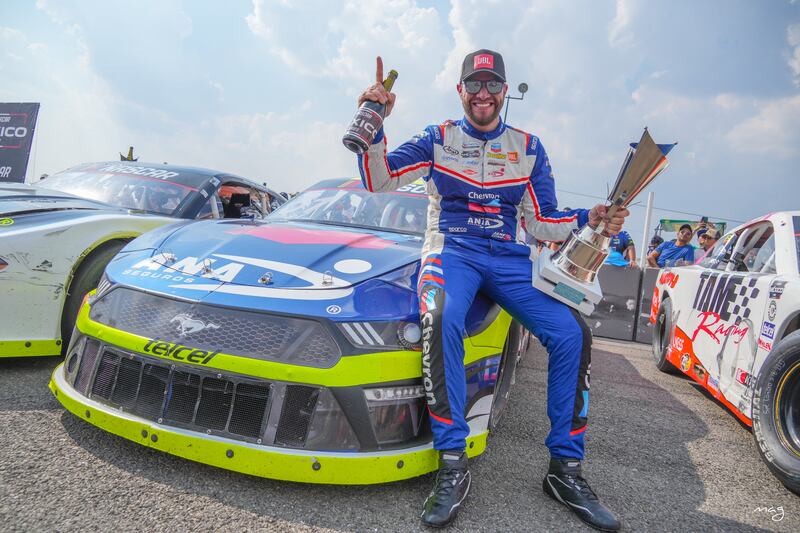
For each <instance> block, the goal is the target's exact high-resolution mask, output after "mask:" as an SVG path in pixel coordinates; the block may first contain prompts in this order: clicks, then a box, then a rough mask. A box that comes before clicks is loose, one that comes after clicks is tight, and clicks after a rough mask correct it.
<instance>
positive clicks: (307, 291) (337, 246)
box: [50, 179, 528, 484]
mask: <svg viewBox="0 0 800 533" xmlns="http://www.w3.org/2000/svg"><path fill="white" fill-rule="evenodd" d="M427 203H428V200H427V197H426V196H425V195H424V185H421V184H411V185H408V186H406V187H403V188H402V189H400V190H398V191H396V192H393V193H383V194H372V193H369V192H367V191H366V190H364V188H363V187H362V185H361V183H360V182H359V181H358V180H344V179H340V180H328V181H323V182H321V183H319V184H317V185H316V186H313V187H311V188H310V189H308V190H306V191H305V192H303V193H301V194H300V195H299V196H297V197H295V198H294V199H292V200H291V201H290V202H288V203H287V204H285V205H284V206H283V207H281V208H280V209H279V210H277V211H276V212H274V213H273V214H271V215H270V216H269V217H268V218H267V219H265V220H263V221H259V220H247V221H243V220H225V221H204V222H198V223H196V224H192V225H188V226H186V225H183V226H175V225H172V226H164V227H161V228H158V229H156V230H154V231H151V232H149V233H147V234H145V235H143V236H142V237H140V238H138V239H136V240H134V241H132V242H131V243H129V244H128V245H127V246H126V247H125V248H124V249H123V250H122V251H121V252H120V254H119V255H117V256H116V258H115V259H113V260H112V261H111V263H109V265H108V267H107V269H106V271H105V274H104V275H103V277H102V279H101V280H100V283H99V285H98V288H97V291H96V293H93V294H90V295H89V296H88V297H87V299H86V301H85V303H84V305H83V307H82V308H81V310H80V314H79V317H78V321H77V325H76V329H75V333H74V334H73V339H72V342H71V344H70V346H69V349H68V351H67V356H66V359H65V362H64V364H63V365H61V366H59V367H58V368H57V369H56V370H55V372H54V374H53V377H52V380H51V383H50V387H51V389H52V391H53V393H54V394H55V395H56V397H57V398H58V400H59V401H60V402H61V403H62V404H63V405H64V406H65V407H66V408H67V409H68V410H70V411H71V412H72V413H74V414H75V415H77V416H79V417H81V418H83V419H84V420H86V421H87V422H89V423H91V424H94V425H96V426H98V427H100V428H102V429H105V430H106V431H109V432H112V433H114V434H117V435H121V436H123V437H125V438H127V439H130V440H133V441H136V442H139V443H141V444H143V445H146V446H150V447H153V448H157V449H160V450H163V451H166V452H168V453H172V454H174V455H178V456H181V457H186V458H189V459H192V460H195V461H199V462H203V463H206V464H211V465H215V466H219V467H223V468H227V469H231V470H236V471H239V472H245V473H249V474H254V475H259V476H264V477H270V478H276V479H286V480H293V481H304V482H314V483H338V484H365V483H380V482H386V481H394V480H398V479H404V478H409V477H414V476H418V475H420V474H423V473H426V472H430V471H433V470H435V469H436V468H437V455H436V453H435V452H434V450H433V449H432V436H431V432H430V428H429V424H428V416H429V414H428V411H427V406H426V401H425V392H424V387H423V380H424V379H429V377H428V376H425V375H424V374H423V370H422V364H421V347H422V343H424V342H426V332H425V331H424V329H422V328H421V325H420V322H419V302H418V300H417V291H416V282H417V273H418V269H419V258H420V249H421V246H422V241H423V232H424V230H425V224H426V220H427V219H426V210H427ZM527 338H528V337H527V334H526V333H525V331H524V330H523V329H522V328H521V327H520V326H519V325H518V324H516V323H515V322H512V320H511V317H510V316H509V315H507V314H506V313H505V312H503V311H502V310H501V309H500V308H499V307H498V306H497V305H495V304H494V303H493V302H491V301H489V300H488V299H486V298H484V297H479V298H478V299H477V300H476V302H475V304H474V305H473V307H472V308H471V309H470V311H469V313H468V318H467V323H466V327H465V332H464V345H465V350H466V355H465V358H464V365H465V369H466V376H467V384H468V392H467V409H466V413H467V420H468V422H469V425H470V435H469V439H468V453H469V454H470V455H478V454H480V453H482V452H483V451H484V449H485V446H486V439H487V435H488V433H489V430H490V429H491V428H492V427H494V425H495V424H496V423H497V421H498V419H499V417H500V414H501V412H502V410H503V407H504V405H505V403H506V400H507V397H508V389H509V387H510V384H511V383H512V381H513V374H514V369H515V367H516V363H517V361H518V359H519V357H520V354H521V353H522V350H523V348H524V346H525V344H526V341H527Z"/></svg>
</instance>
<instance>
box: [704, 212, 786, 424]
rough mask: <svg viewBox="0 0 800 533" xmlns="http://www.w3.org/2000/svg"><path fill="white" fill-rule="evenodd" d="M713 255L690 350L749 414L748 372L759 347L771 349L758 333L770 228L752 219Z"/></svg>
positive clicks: (771, 267)
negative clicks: (720, 251)
mask: <svg viewBox="0 0 800 533" xmlns="http://www.w3.org/2000/svg"><path fill="white" fill-rule="evenodd" d="M723 247H724V249H723V250H722V253H721V254H716V255H715V257H714V260H715V261H716V267H717V268H715V269H713V270H709V271H707V272H703V274H702V275H701V283H700V286H699V287H698V290H697V293H696V295H695V300H694V302H693V305H692V308H693V312H694V313H695V316H694V321H695V326H694V329H692V332H691V336H692V338H693V343H694V347H695V353H696V355H697V357H698V359H699V360H700V361H701V363H702V364H703V366H704V367H705V369H706V371H707V372H708V382H707V385H708V388H709V389H711V390H712V391H718V392H719V393H720V394H721V395H722V396H724V398H725V399H726V400H727V401H728V402H730V404H731V405H732V406H734V407H736V408H737V409H738V410H739V411H740V412H741V413H742V414H744V415H745V416H746V417H747V418H750V397H749V391H750V390H751V385H752V383H751V381H752V379H751V378H750V375H751V373H752V368H753V364H754V362H755V359H756V355H757V352H758V350H767V351H769V350H770V349H771V346H769V345H767V344H765V343H764V342H763V340H762V339H761V337H760V333H761V330H762V327H763V320H764V313H765V308H766V305H767V301H768V294H769V286H770V283H771V282H772V280H773V279H774V277H775V254H774V252H775V241H774V228H773V226H772V223H771V222H769V221H762V222H756V223H754V224H751V225H749V226H746V227H745V228H742V229H740V230H739V231H737V232H736V233H735V234H734V236H733V238H731V239H730V240H729V241H728V242H727V243H725V245H724V246H723Z"/></svg>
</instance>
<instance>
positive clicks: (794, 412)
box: [775, 362, 800, 457]
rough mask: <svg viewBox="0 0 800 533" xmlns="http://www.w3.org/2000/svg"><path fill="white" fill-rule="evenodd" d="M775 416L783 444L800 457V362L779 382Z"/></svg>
mask: <svg viewBox="0 0 800 533" xmlns="http://www.w3.org/2000/svg"><path fill="white" fill-rule="evenodd" d="M775 418H776V420H775V422H776V425H777V427H778V435H779V437H780V439H781V441H782V442H783V445H784V446H785V447H786V448H787V449H788V450H790V451H791V452H792V453H794V454H795V455H797V456H798V457H800V362H797V363H795V365H794V366H793V367H792V368H790V369H789V370H788V371H787V372H786V373H785V374H784V375H783V377H782V378H781V381H780V383H779V384H778V393H777V394H776V395H775Z"/></svg>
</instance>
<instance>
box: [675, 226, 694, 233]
mask: <svg viewBox="0 0 800 533" xmlns="http://www.w3.org/2000/svg"><path fill="white" fill-rule="evenodd" d="M684 228H686V229H688V230H689V231H692V232H693V231H694V230H693V229H692V226H690V225H689V224H684V225H682V226H681V227H680V228H678V231H683V230H684Z"/></svg>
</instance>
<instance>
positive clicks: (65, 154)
mask: <svg viewBox="0 0 800 533" xmlns="http://www.w3.org/2000/svg"><path fill="white" fill-rule="evenodd" d="M478 48H491V49H495V50H497V51H499V52H501V53H502V54H503V55H504V58H505V61H506V70H507V74H508V78H509V85H510V87H511V90H510V93H511V94H514V95H516V94H517V93H516V86H517V85H518V84H519V82H522V81H524V82H527V83H528V85H529V86H530V90H529V91H528V93H527V94H526V95H525V99H524V100H523V101H521V102H519V101H514V102H512V104H511V108H510V111H509V115H508V121H509V123H510V124H512V125H515V126H516V127H519V128H522V129H525V130H528V131H531V132H533V133H535V134H537V135H539V137H540V138H541V140H542V142H543V144H544V146H545V148H546V149H547V150H548V153H549V156H550V160H551V162H552V164H553V167H554V170H555V176H556V185H557V188H558V189H559V191H560V192H559V194H558V195H559V201H560V204H561V206H562V207H563V206H569V207H582V206H586V207H588V206H590V205H592V204H593V203H594V202H595V200H594V199H592V198H588V197H585V196H579V195H576V194H573V193H580V194H585V195H589V196H598V197H600V196H605V194H606V190H607V187H608V186H609V185H610V184H611V182H613V180H614V179H615V178H616V175H617V171H618V169H619V166H620V164H621V162H622V159H623V157H624V155H625V152H626V146H627V143H628V142H630V141H634V140H637V139H638V137H639V135H640V134H641V131H642V128H643V127H644V126H647V127H649V128H650V131H651V133H652V135H653V137H654V138H655V139H656V141H657V142H661V143H667V142H674V141H678V142H679V145H678V147H677V148H676V149H675V150H674V151H673V152H672V155H671V158H670V160H671V167H670V168H669V169H668V170H667V171H666V172H665V173H664V174H662V175H661V176H660V177H659V178H658V179H657V180H656V182H655V183H654V184H653V185H652V186H651V188H650V190H652V191H654V192H655V204H656V206H658V207H662V208H668V209H673V210H679V211H687V212H692V213H700V214H707V215H710V216H712V218H714V217H722V218H726V219H729V220H739V221H743V220H748V219H751V218H754V217H756V216H759V215H761V214H764V213H766V212H769V211H776V210H782V209H792V208H795V209H796V208H798V207H800V206H799V205H798V201H797V198H798V191H799V190H800V187H799V186H798V170H797V169H798V168H800V156H799V154H800V2H797V1H789V0H785V1H784V0H764V1H754V0H751V1H736V0H724V1H723V0H717V1H702V0H695V1H689V0H673V1H661V0H649V1H646V2H645V1H634V0H617V1H600V0H595V1H590V0H583V1H577V0H575V1H572V0H561V1H555V0H552V1H535V0H526V1H514V0H506V1H502V2H500V1H492V0H474V1H473V0H454V1H452V2H443V1H421V0H420V1H414V0H388V1H383V2H373V1H367V0H349V1H345V2H333V1H325V2H322V1H319V2H312V1H306V2H303V1H293V0H279V1H272V2H268V1H261V0H253V1H244V0H242V1H231V0H229V1H226V2H199V1H198V2H190V1H184V2H181V1H169V0H158V1H155V0H144V1H137V2H132V1H130V2H119V1H112V0H106V1H97V0H96V1H91V0H82V1H77V0H73V1H70V0H62V1H58V2H56V1H47V0H39V1H38V2H33V1H21V0H20V1H13V2H12V1H5V2H2V3H0V79H2V80H3V83H2V84H0V101H6V102H18V101H25V102H30V101H34V102H41V104H42V108H41V111H40V115H39V124H38V127H37V140H36V143H35V151H34V153H33V154H32V159H31V163H30V164H29V180H31V179H33V178H34V176H38V175H39V174H42V173H53V172H56V171H58V170H61V169H63V168H66V167H68V166H71V165H74V164H77V163H81V162H85V161H98V160H107V159H114V158H116V157H117V153H118V152H120V151H124V150H125V149H126V148H127V147H128V146H129V145H131V144H132V145H134V146H135V148H136V152H137V154H138V155H139V156H140V157H141V159H140V160H142V161H154V162H163V161H168V162H170V163H176V164H189V165H196V166H207V167H211V168H216V169H219V170H224V171H228V172H233V173H236V174H240V175H244V176H248V177H251V178H254V179H258V180H259V181H266V182H268V183H269V184H270V185H271V186H273V187H275V188H276V189H278V190H290V191H295V190H299V189H302V188H304V187H306V186H308V185H311V184H312V183H314V182H315V181H317V180H320V179H323V178H328V177H334V176H348V175H354V174H355V172H356V169H355V162H354V158H353V157H352V156H351V154H350V153H349V152H347V151H346V150H345V149H344V148H343V147H342V145H341V142H340V138H341V133H342V132H343V130H344V128H345V126H346V124H347V122H348V121H349V119H350V118H351V116H352V114H353V112H354V111H355V99H356V96H357V95H358V93H359V92H360V91H361V90H362V89H363V88H364V87H365V86H366V85H367V84H369V83H370V82H371V81H372V78H373V76H374V57H375V55H377V54H380V55H382V56H383V58H384V62H385V64H386V65H387V68H395V69H397V70H398V71H399V73H400V76H399V79H398V81H397V84H396V85H395V92H396V93H397V95H398V96H397V98H398V103H397V106H396V108H395V112H394V113H393V115H392V116H391V117H389V119H388V121H387V125H386V130H387V135H388V139H389V144H390V147H392V146H396V145H397V144H399V143H401V142H403V141H404V140H406V139H408V138H410V137H411V136H412V135H413V134H414V133H416V132H417V131H419V130H421V129H422V128H423V127H424V126H425V125H427V124H431V123H437V122H440V121H442V120H444V119H447V118H459V117H460V116H461V108H460V104H459V101H458V98H457V96H456V94H455V88H454V87H455V83H456V81H457V76H458V70H459V67H460V63H461V60H462V58H463V56H464V55H465V54H466V53H468V52H470V51H473V50H475V49H478ZM34 166H35V169H34ZM632 211H633V214H632V216H631V220H630V223H629V224H628V229H629V231H630V232H631V234H632V235H633V236H634V238H635V239H636V240H637V242H638V241H639V240H640V239H641V234H642V228H641V225H642V222H643V211H644V209H643V208H642V207H635V208H634V209H633V210H632ZM655 216H656V218H662V217H663V218H681V217H682V215H680V214H677V213H672V212H668V211H656V212H655Z"/></svg>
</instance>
